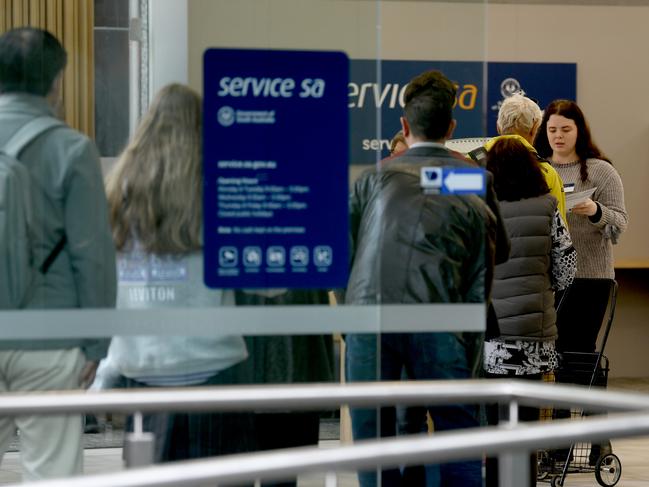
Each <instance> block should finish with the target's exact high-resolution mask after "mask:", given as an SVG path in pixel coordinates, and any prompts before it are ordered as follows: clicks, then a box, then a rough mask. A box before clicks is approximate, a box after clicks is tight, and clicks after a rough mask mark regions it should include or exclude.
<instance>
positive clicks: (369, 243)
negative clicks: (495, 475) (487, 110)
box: [345, 71, 507, 487]
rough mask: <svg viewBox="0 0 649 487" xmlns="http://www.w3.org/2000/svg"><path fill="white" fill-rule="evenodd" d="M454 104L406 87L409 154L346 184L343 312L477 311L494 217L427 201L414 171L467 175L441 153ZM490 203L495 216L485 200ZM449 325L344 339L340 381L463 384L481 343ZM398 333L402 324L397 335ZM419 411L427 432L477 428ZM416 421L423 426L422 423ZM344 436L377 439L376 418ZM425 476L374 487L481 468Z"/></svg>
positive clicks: (359, 416) (457, 415)
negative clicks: (380, 307)
mask: <svg viewBox="0 0 649 487" xmlns="http://www.w3.org/2000/svg"><path fill="white" fill-rule="evenodd" d="M455 96H456V88H455V86H454V85H453V83H452V82H451V81H450V80H448V79H447V78H446V77H445V76H444V75H443V74H442V73H440V72H438V71H429V72H426V73H423V74H422V75H419V76H417V77H416V78H414V79H413V80H412V81H411V82H410V84H409V86H408V88H407V90H406V93H405V107H404V116H403V117H402V118H401V123H402V128H403V133H404V135H405V137H406V140H407V142H408V146H409V150H408V151H407V152H405V153H404V154H403V155H401V156H398V157H395V158H393V159H391V160H389V161H388V162H387V163H386V164H385V165H384V166H383V167H382V168H381V169H380V170H375V169H372V170H369V171H367V172H366V173H364V174H363V175H362V176H361V177H360V178H359V179H358V181H357V182H356V184H355V186H354V189H353V193H352V198H351V203H350V213H351V214H350V220H351V237H352V268H351V273H350V278H349V282H348V286H347V289H346V292H345V303H349V304H394V303H399V304H424V303H470V302H474V303H481V302H485V300H486V299H487V298H488V294H489V288H490V279H491V275H492V267H493V262H494V256H495V253H496V252H495V247H496V240H497V237H496V235H497V234H498V232H497V216H496V215H494V212H493V211H492V210H491V209H490V208H489V206H488V205H487V204H486V202H485V200H483V199H482V198H480V197H479V196H477V195H463V196H458V195H441V194H431V193H430V192H429V191H428V190H427V189H426V188H422V183H421V171H422V168H428V167H454V168H469V167H475V166H474V165H473V164H472V163H471V162H470V161H468V160H466V159H464V158H463V157H462V156H461V155H459V154H457V153H454V152H451V151H449V150H448V149H446V148H445V147H444V141H445V140H446V139H448V138H449V137H450V136H451V134H452V132H453V129H454V128H455V120H453V118H452V108H453V104H454V101H455ZM492 204H494V205H495V208H494V209H495V210H496V211H497V204H496V203H495V201H493V202H492ZM505 238H506V237H505ZM501 247H503V250H501V253H502V254H505V253H507V245H506V242H504V245H503V242H501ZM501 259H502V256H501V257H500V258H499V260H501ZM433 320H435V316H434V315H432V314H431V322H433ZM413 325H414V324H413ZM457 325H458V329H457V332H453V333H448V332H447V333H383V334H382V335H380V336H379V337H377V336H376V335H364V334H350V335H348V336H347V338H346V341H347V355H346V359H347V371H346V373H347V379H348V380H349V381H366V380H376V379H380V380H398V379H399V378H400V377H401V371H402V368H404V367H405V369H406V371H407V374H408V376H409V377H412V378H414V379H418V380H425V379H465V378H470V377H472V376H473V375H474V373H475V370H476V368H477V366H478V364H479V362H480V356H481V348H482V334H477V333H463V332H462V328H463V327H462V324H461V323H458V324H457ZM408 327H409V323H407V322H406V320H405V319H404V331H408V330H409V329H411V328H408ZM379 340H380V341H379ZM379 344H380V357H379V356H378V355H377V349H379ZM377 360H378V361H377ZM378 365H380V376H378V377H377V375H378V374H377V373H376V371H377V366H378ZM427 410H428V412H429V413H430V415H431V417H432V419H433V421H434V425H435V430H436V431H443V430H452V429H458V428H470V427H476V426H478V425H479V423H478V417H477V409H476V408H475V407H474V406H470V405H449V406H444V407H433V406H431V407H427ZM380 418H381V420H380V428H381V430H380V435H381V436H391V435H394V433H395V414H394V408H384V409H383V410H382V411H381V415H380ZM421 421H422V425H423V424H424V422H425V417H424V416H422V418H421ZM352 430H353V434H354V438H355V439H363V438H372V437H376V436H378V435H377V431H378V424H377V417H376V411H373V410H362V409H354V410H352ZM426 476H427V477H428V478H427V479H426V480H424V479H418V480H417V481H413V480H412V479H411V478H408V479H404V477H403V474H402V473H401V472H400V471H398V470H397V469H392V470H385V471H383V472H382V480H383V482H382V485H383V486H384V487H388V486H397V485H406V484H407V485H409V486H414V487H418V486H419V485H427V486H430V485H435V482H439V485H442V486H446V485H453V486H455V485H457V486H460V485H461V486H463V487H473V486H475V487H478V486H481V485H482V479H481V462H480V461H479V460H476V461H470V462H458V463H453V464H446V465H442V466H441V467H440V468H439V469H438V470H437V469H434V468H432V467H431V468H427V469H426ZM359 480H360V485H361V487H373V486H374V485H376V484H377V478H376V474H375V473H374V472H361V473H359Z"/></svg>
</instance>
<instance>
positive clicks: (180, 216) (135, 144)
mask: <svg viewBox="0 0 649 487" xmlns="http://www.w3.org/2000/svg"><path fill="white" fill-rule="evenodd" d="M201 177H202V167H201V98H200V96H199V95H198V94H197V93H196V92H195V91H193V90H192V89H191V88H189V87H187V86H184V85H181V84H170V85H167V86H165V87H164V88H162V89H161V90H160V91H159V92H158V93H157V94H156V96H155V99H154V100H153V102H152V103H151V106H150V108H149V110H148V111H147V113H146V114H145V115H144V117H143V118H142V121H141V122H140V124H139V126H138V128H137V129H136V131H135V134H134V136H133V139H132V140H131V141H130V143H129V144H128V145H127V146H126V149H124V152H122V155H121V156H120V158H119V160H118V161H117V164H116V165H115V167H114V168H113V170H112V171H111V172H110V174H109V175H108V177H107V180H106V192H107V196H108V205H109V212H110V221H111V224H112V228H113V240H114V241H115V246H116V247H117V249H118V250H124V249H127V248H130V246H131V245H132V244H133V243H134V241H137V242H138V243H139V244H141V245H142V247H143V248H144V250H145V251H146V252H149V253H155V254H163V253H183V252H188V251H192V250H197V249H199V248H201V218H202V201H201V198H202V179H201Z"/></svg>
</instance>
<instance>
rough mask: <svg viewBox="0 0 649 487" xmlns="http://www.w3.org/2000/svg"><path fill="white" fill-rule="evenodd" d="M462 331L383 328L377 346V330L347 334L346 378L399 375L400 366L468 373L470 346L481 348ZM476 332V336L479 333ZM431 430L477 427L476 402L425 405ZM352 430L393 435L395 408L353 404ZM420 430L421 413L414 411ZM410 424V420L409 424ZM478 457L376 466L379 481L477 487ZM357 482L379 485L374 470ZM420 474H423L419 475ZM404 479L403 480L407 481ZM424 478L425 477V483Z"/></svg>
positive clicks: (415, 372)
mask: <svg viewBox="0 0 649 487" xmlns="http://www.w3.org/2000/svg"><path fill="white" fill-rule="evenodd" d="M472 338H475V337H473V336H472V335H471V336H467V339H466V340H465V339H464V338H463V336H462V335H459V334H454V333H384V334H382V335H380V347H379V343H378V339H377V336H376V335H370V334H360V335H356V334H352V335H348V336H347V337H346V339H345V340H346V344H347V353H346V362H347V370H346V375H347V380H348V381H349V382H358V381H373V380H378V379H380V380H399V379H400V378H401V374H402V369H403V368H404V367H405V368H406V372H407V374H408V376H409V377H412V378H414V379H416V380H428V379H467V378H470V377H471V376H472V370H473V367H474V365H475V364H474V361H475V360H476V358H477V357H475V356H474V355H475V353H474V352H475V351H477V350H480V349H481V346H482V344H481V339H480V340H478V341H480V347H476V343H477V342H476V343H473V341H472V340H471V339H472ZM480 338H481V337H480ZM425 411H428V413H429V414H430V415H431V418H432V419H433V423H434V424H435V431H446V430H454V429H462V428H472V427H478V426H479V422H478V417H477V408H476V407H475V406H473V405H461V404H455V405H444V406H426V407H425ZM351 417H352V432H353V435H354V440H361V439H368V438H377V437H385V436H395V435H396V424H397V420H396V411H395V408H394V407H385V408H381V409H380V410H378V411H377V410H376V409H358V408H352V410H351ZM417 418H418V419H419V421H420V424H421V426H420V431H421V430H422V429H423V427H424V424H425V421H426V416H425V414H422V415H417ZM414 427H415V426H413V428H414ZM481 463H482V462H481V461H480V460H476V461H466V462H454V463H447V464H443V465H440V466H436V465H427V466H426V468H425V469H423V468H420V469H418V472H419V473H418V474H417V473H416V472H417V469H415V470H414V471H411V470H409V469H406V475H412V477H410V478H409V479H408V480H404V473H402V472H401V470H400V469H398V468H392V469H385V470H383V471H382V472H381V480H382V482H381V485H382V486H383V487H396V486H406V485H407V487H420V486H422V485H434V486H443V487H446V486H449V487H450V486H462V487H481V486H482V472H481ZM358 477H359V483H360V486H361V487H374V486H376V485H378V475H377V472H374V471H370V472H359V474H358ZM424 477H425V478H424ZM406 482H407V483H406ZM424 482H425V483H424Z"/></svg>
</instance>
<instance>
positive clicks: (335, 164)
mask: <svg viewBox="0 0 649 487" xmlns="http://www.w3.org/2000/svg"><path fill="white" fill-rule="evenodd" d="M203 81H204V87H203V88H204V90H203V93H204V115H203V124H204V129H203V130H204V132H203V136H204V137H203V156H204V157H203V164H204V196H203V201H204V204H203V213H204V218H203V221H204V239H205V250H204V255H205V259H204V261H205V283H206V284H207V285H208V286H210V287H216V288H269V287H287V288H332V287H341V286H345V285H346V281H347V272H348V266H349V262H348V259H349V256H348V254H349V251H348V224H347V221H348V209H347V196H348V169H349V168H348V154H349V141H348V138H349V127H348V116H349V115H348V109H347V103H348V100H347V83H348V82H349V60H348V58H347V56H346V55H345V54H343V53H341V52H325V51H316V52H306V51H278V50H246V49H209V50H207V51H206V52H205V55H204V80H203Z"/></svg>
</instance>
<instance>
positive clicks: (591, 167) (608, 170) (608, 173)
mask: <svg viewBox="0 0 649 487" xmlns="http://www.w3.org/2000/svg"><path fill="white" fill-rule="evenodd" d="M586 164H587V166H588V174H589V175H590V176H591V177H592V178H593V179H608V178H610V177H617V178H619V177H620V173H619V172H618V170H617V169H616V168H615V167H614V166H613V164H611V163H610V162H608V161H605V160H603V159H596V158H590V159H587V160H586Z"/></svg>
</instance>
